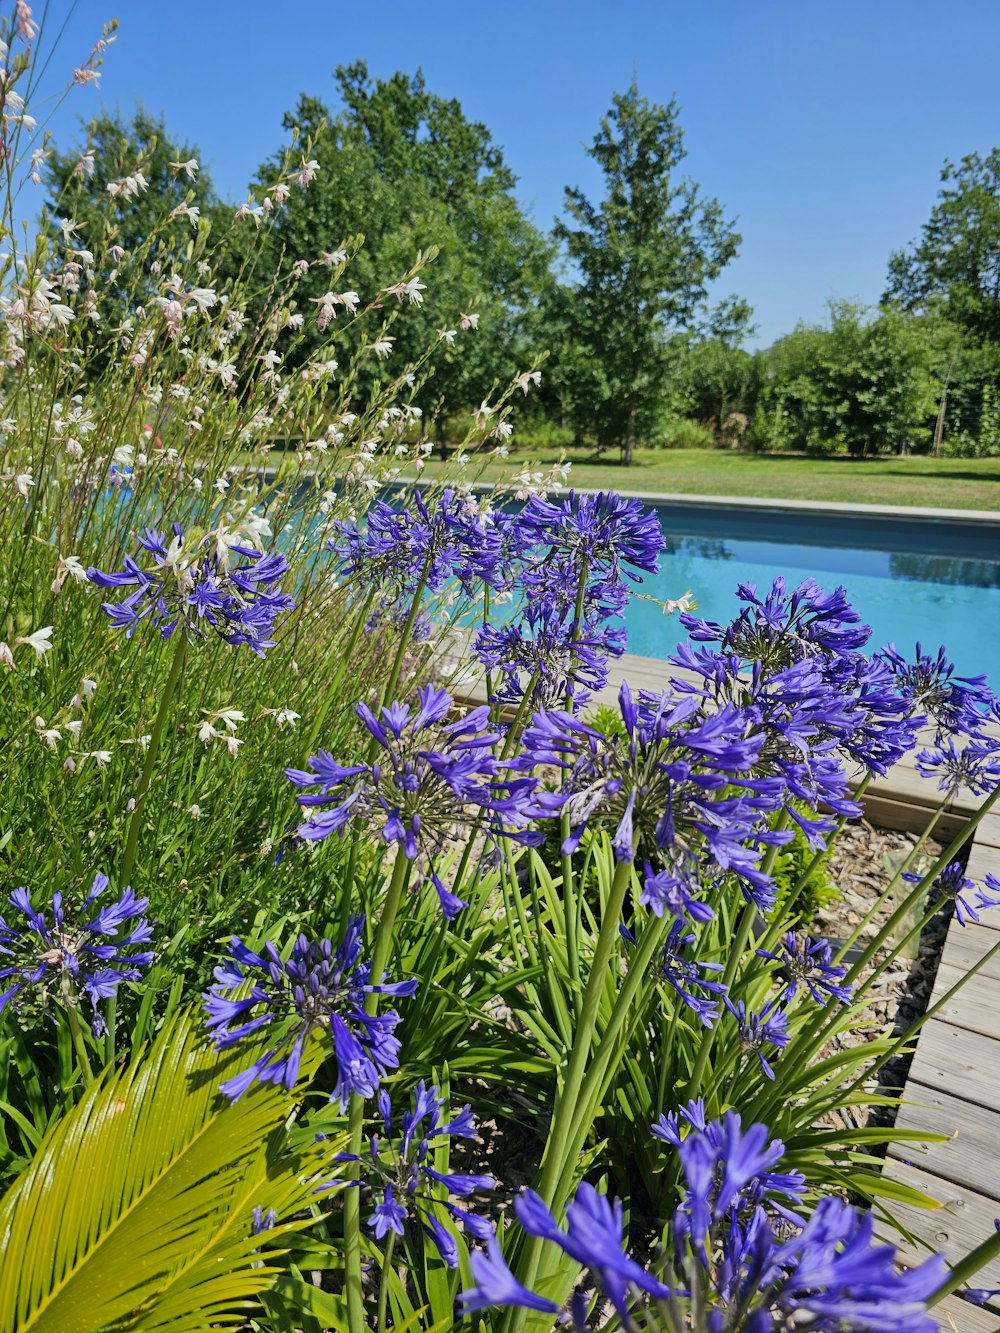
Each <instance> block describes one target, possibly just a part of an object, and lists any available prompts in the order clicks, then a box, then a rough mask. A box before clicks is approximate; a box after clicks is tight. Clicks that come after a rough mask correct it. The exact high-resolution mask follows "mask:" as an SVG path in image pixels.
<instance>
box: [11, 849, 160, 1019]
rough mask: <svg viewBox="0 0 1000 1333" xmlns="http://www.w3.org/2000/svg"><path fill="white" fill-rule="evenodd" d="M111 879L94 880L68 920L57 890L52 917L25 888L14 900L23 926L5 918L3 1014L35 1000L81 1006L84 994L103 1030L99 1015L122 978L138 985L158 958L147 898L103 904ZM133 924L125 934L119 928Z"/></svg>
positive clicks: (126, 893) (129, 895)
mask: <svg viewBox="0 0 1000 1333" xmlns="http://www.w3.org/2000/svg"><path fill="white" fill-rule="evenodd" d="M108 884H109V880H108V877H107V875H95V876H94V882H93V884H92V885H91V888H90V892H89V893H88V894H87V896H86V898H85V899H84V900H83V902H82V903H81V904H80V906H79V907H78V908H76V909H75V911H74V912H73V913H72V915H70V914H69V913H68V912H67V908H66V905H65V904H64V902H63V895H62V893H61V892H59V891H57V892H55V893H54V894H53V895H52V919H51V922H50V921H49V920H48V919H47V917H46V914H45V912H44V911H37V910H36V909H35V907H34V906H33V904H32V901H31V893H30V891H29V890H28V889H25V888H19V889H15V890H14V892H13V893H12V894H11V895H10V897H9V898H8V902H9V903H10V905H11V907H13V908H14V909H15V910H16V911H17V912H18V913H19V914H20V916H21V917H22V921H21V922H19V923H18V924H17V925H15V924H14V922H13V919H12V920H11V921H7V920H5V919H4V918H3V917H2V916H0V983H6V989H5V990H4V991H3V993H2V994H0V1010H3V1009H4V1008H5V1007H6V1006H7V1005H8V1004H13V1006H14V1008H15V1009H17V1008H18V1007H20V1006H21V1005H22V1004H24V1003H25V1002H26V1001H27V1000H28V999H29V998H31V997H34V998H35V999H37V1000H39V1001H40V1003H41V1005H42V1007H43V1008H44V1007H45V1006H46V1005H47V1004H48V1001H49V1000H50V999H55V1000H56V1001H57V1002H59V1003H61V1004H64V1005H67V1006H70V1007H72V1008H74V1009H75V1008H77V1007H78V1005H79V1004H80V1001H81V1000H82V999H83V998H84V997H86V998H87V1000H89V1002H90V1005H91V1007H92V1009H93V1020H92V1027H93V1030H94V1034H95V1036H99V1035H100V1034H101V1033H102V1032H103V1031H104V1027H105V1024H104V1020H103V1018H102V1017H101V1015H100V1012H99V1010H98V1005H99V1004H100V1002H101V1000H106V999H110V998H111V996H112V995H114V993H115V991H116V990H117V989H118V987H119V986H120V985H121V983H122V982H123V981H137V980H138V979H139V977H140V975H141V973H140V971H139V969H140V968H142V967H147V966H148V965H149V964H150V963H151V962H152V961H153V953H152V952H151V951H150V950H148V949H144V948H142V947H141V946H142V945H145V944H148V943H149V941H150V939H151V938H152V935H153V928H152V926H151V925H150V924H149V922H148V921H147V920H146V919H145V917H143V915H142V914H143V912H144V911H145V910H146V908H147V907H148V906H149V899H148V898H137V897H136V896H135V894H134V893H133V892H132V890H131V889H130V888H126V889H124V890H123V892H122V894H121V896H120V897H119V898H118V899H116V900H114V901H108V902H105V903H104V904H103V905H102V906H99V905H98V899H100V898H101V897H102V896H103V895H104V893H105V891H106V890H107V888H108ZM126 923H131V924H130V925H129V927H128V930H127V933H125V934H119V932H120V931H121V929H122V928H123V927H124V926H125V925H126Z"/></svg>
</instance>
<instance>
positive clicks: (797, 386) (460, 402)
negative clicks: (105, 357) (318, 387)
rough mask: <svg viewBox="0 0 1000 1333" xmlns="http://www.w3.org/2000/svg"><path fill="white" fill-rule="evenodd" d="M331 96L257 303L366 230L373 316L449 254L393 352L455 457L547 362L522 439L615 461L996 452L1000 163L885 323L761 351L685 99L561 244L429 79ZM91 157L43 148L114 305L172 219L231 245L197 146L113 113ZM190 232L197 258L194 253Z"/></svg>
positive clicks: (99, 125) (608, 128) (56, 206)
mask: <svg viewBox="0 0 1000 1333" xmlns="http://www.w3.org/2000/svg"><path fill="white" fill-rule="evenodd" d="M335 78H336V107H335V108H334V109H331V108H329V107H327V106H326V105H324V104H323V103H322V102H321V101H319V100H318V99H317V98H315V97H311V96H303V97H301V98H300V99H299V102H298V104H297V106H296V107H295V108H294V110H292V111H290V112H289V113H288V114H287V115H286V117H285V121H284V126H285V130H286V131H287V133H288V135H289V136H290V145H286V146H285V147H283V148H281V149H279V150H278V151H277V152H276V153H275V154H274V155H273V156H272V157H271V158H269V159H268V160H266V161H265V162H263V163H262V165H261V167H260V168H259V170H258V172H257V174H256V177H255V179H254V181H253V182H251V189H252V191H253V194H254V197H255V198H256V199H257V200H263V201H264V202H265V205H266V206H269V207H270V209H271V212H272V215H273V218H272V223H271V225H270V226H269V229H268V234H269V238H270V239H269V250H268V253H267V254H266V255H265V256H264V257H263V259H262V260H259V261H258V273H257V276H258V278H259V286H260V290H261V293H262V296H261V299H262V301H263V299H264V293H265V292H266V288H267V284H268V280H269V275H272V274H274V273H276V272H279V271H281V270H282V269H283V268H286V267H287V266H290V265H294V264H296V263H297V262H298V261H301V260H302V259H303V258H307V259H314V258H315V257H316V255H317V254H320V253H322V252H324V251H328V252H330V253H334V252H336V251H337V250H338V249H340V248H342V247H343V246H344V245H351V246H353V244H354V241H353V239H352V238H357V237H359V236H360V235H362V234H363V236H364V243H363V245H362V246H361V248H360V250H359V251H358V256H357V258H356V260H355V261H354V262H353V263H352V265H351V267H350V269H349V270H348V272H349V276H350V281H351V284H352V286H353V287H357V288H358V289H359V291H362V289H364V290H363V291H362V295H363V297H364V299H365V300H366V301H367V300H370V299H371V297H372V296H373V294H374V293H375V292H376V291H377V289H378V288H379V286H382V285H384V284H385V283H386V282H387V281H388V280H389V277H388V275H391V274H396V273H398V274H402V273H404V272H405V271H406V270H407V269H408V268H409V266H410V265H411V264H412V263H413V261H414V258H415V256H416V255H417V253H418V251H422V250H423V251H426V250H427V249H428V247H430V246H434V247H436V248H437V250H438V254H437V257H436V258H435V260H434V263H433V265H432V266H431V267H430V268H429V269H428V270H427V293H426V296H427V299H426V301H425V302H424V304H423V305H422V306H421V308H420V309H419V311H417V312H414V313H415V315H416V317H415V318H411V319H408V320H405V321H402V322H401V323H400V324H399V325H398V330H399V332H398V338H397V340H396V345H395V346H394V347H393V349H392V354H393V360H394V362H395V363H396V364H399V363H400V362H401V361H403V360H406V359H412V358H415V357H417V356H419V354H420V353H421V352H422V351H423V350H424V348H425V347H426V346H427V345H428V344H429V343H430V342H432V341H433V340H435V339H436V338H437V339H442V338H443V340H444V342H445V347H444V354H443V355H442V356H440V357H439V358H438V364H437V368H436V371H435V374H434V376H433V377H432V378H431V380H430V381H429V383H428V384H427V385H426V386H424V388H423V389H422V390H421V396H422V399H423V401H422V402H421V403H420V406H421V407H422V409H423V411H424V413H425V415H426V416H427V418H428V419H429V421H430V422H431V423H432V424H433V427H434V430H435V433H436V436H437V438H438V439H439V440H440V441H441V443H442V446H443V447H445V448H446V447H447V444H448V441H449V432H450V429H451V422H452V420H453V418H454V417H455V415H456V414H457V413H458V412H459V411H460V410H465V409H468V408H470V407H475V405H476V404H478V403H479V402H480V401H481V400H482V399H483V398H484V397H485V396H486V395H487V394H488V393H489V391H490V389H491V387H492V386H493V384H494V383H495V382H496V381H497V380H503V379H507V378H509V377H510V376H511V375H513V374H515V373H517V372H518V371H520V370H523V369H524V367H525V365H527V364H529V363H530V362H531V359H532V357H533V356H535V355H537V353H538V352H540V351H543V350H544V351H545V352H546V353H547V360H546V362H545V365H544V367H543V379H542V384H541V387H540V390H539V392H538V394H537V395H535V396H534V397H533V399H532V400H531V403H530V405H528V404H526V406H525V413H526V414H530V415H524V414H522V424H521V427H520V431H519V433H520V435H521V436H522V438H524V439H526V440H527V441H529V442H535V443H542V444H547V443H566V444H568V443H570V442H572V441H582V442H587V443H590V444H592V445H593V447H594V448H595V449H606V448H617V449H618V450H620V453H621V458H622V461H623V462H625V463H629V462H631V461H632V457H633V452H634V449H635V448H636V446H637V445H646V446H649V445H653V446H657V445H660V446H667V447H671V446H672V447H683V446H686V445H687V446H690V445H702V446H708V445H713V446H716V447H740V448H749V449H760V450H795V451H807V452H837V451H841V452H848V453H851V454H855V455H866V454H885V453H895V454H900V453H906V452H951V453H955V452H958V453H967V454H1000V149H996V150H994V151H993V152H992V153H990V154H989V155H988V156H987V157H985V158H983V157H980V156H979V155H978V154H972V155H971V156H969V157H966V158H963V159H962V160H961V161H960V162H959V163H958V164H952V163H947V164H946V165H945V168H944V170H943V172H942V176H941V188H940V191H939V195H938V200H937V202H936V204H935V205H934V207H933V208H932V210H931V214H930V218H929V220H928V222H927V223H926V225H925V226H924V228H923V230H922V233H921V235H920V237H919V239H918V240H917V241H916V242H915V243H914V244H912V245H911V246H910V247H909V248H908V249H904V250H900V251H899V252H897V253H896V254H893V255H892V256H891V257H890V259H889V264H888V277H887V283H886V288H885V292H884V295H883V297H882V300H881V303H880V305H879V306H878V307H877V308H874V309H866V308H863V307H861V306H858V305H856V304H851V303H848V302H836V303H834V304H832V305H831V307H830V311H829V317H828V319H827V321H826V322H825V323H824V324H822V325H815V326H812V325H805V324H800V325H798V326H797V327H796V328H795V329H794V330H793V331H792V332H790V333H788V334H787V335H785V336H784V337H782V338H779V339H778V340H777V341H776V342H775V343H774V344H773V345H772V346H770V347H768V348H767V349H765V350H757V351H750V350H748V349H747V346H746V343H747V341H748V340H749V338H750V337H752V334H753V332H754V329H753V323H752V319H753V312H752V311H751V309H750V307H749V306H748V305H747V303H746V302H745V301H743V300H741V299H740V298H738V297H735V296H733V297H729V298H727V299H724V300H722V301H719V302H717V303H716V304H715V305H714V306H712V305H710V304H709V300H708V294H709V290H710V286H711V285H712V284H713V283H714V281H715V280H716V279H717V278H718V277H719V275H720V274H721V273H722V272H723V270H724V269H725V267H726V265H727V264H728V263H729V262H730V261H731V260H732V259H733V258H734V257H735V255H736V254H737V251H738V247H739V244H740V237H739V235H738V233H737V231H736V229H735V225H734V222H733V220H732V219H730V218H728V217H727V216H726V213H725V210H724V209H723V207H722V205H721V204H720V203H719V201H718V200H716V199H713V198H710V197H707V196H705V195H703V194H702V192H701V191H700V189H699V187H698V186H697V185H696V184H695V183H694V182H693V181H692V180H691V179H690V178H688V177H687V176H685V175H682V174H681V172H680V166H681V163H682V162H683V159H684V157H685V149H684V142H683V133H682V130H681V126H680V117H679V109H678V107H677V104H676V102H673V101H671V102H670V103H669V104H668V105H666V106H664V105H659V104H656V103H651V102H649V101H648V100H647V99H646V98H645V97H643V96H642V95H641V94H640V92H639V90H638V88H637V87H636V85H635V84H634V83H633V85H632V86H631V87H630V88H629V89H628V90H627V91H626V92H625V93H622V94H619V95H616V96H615V97H614V99H613V103H612V106H611V108H610V109H609V111H608V113H607V115H606V116H605V117H604V118H603V119H602V121H601V124H600V127H599V129H598V131H597V134H596V135H595V137H594V140H593V142H592V144H591V145H590V147H589V148H588V149H587V152H588V154H589V155H590V156H591V157H592V158H593V159H594V161H595V162H596V163H597V165H598V167H599V168H600V170H601V173H602V176H603V182H604V190H603V194H602V195H601V197H600V198H598V199H593V200H592V199H590V198H588V197H587V196H586V195H585V194H584V193H583V192H582V191H581V190H579V189H575V188H567V190H566V196H565V215H564V218H563V220H561V221H559V222H558V223H557V224H556V226H555V228H554V229H553V231H552V232H551V233H547V232H545V231H543V230H542V229H540V228H539V227H538V226H537V225H536V224H535V222H534V221H533V220H532V219H531V218H529V217H528V216H527V215H526V214H525V212H524V211H523V209H522V208H521V206H520V204H519V203H518V201H517V199H516V196H515V187H516V183H517V182H516V178H515V176H514V174H513V173H512V171H511V170H510V168H509V166H508V165H507V163H506V161H505V159H504V155H503V151H502V149H501V148H500V147H499V146H498V145H497V144H496V143H494V141H493V138H492V135H491V133H490V131H489V129H488V128H487V127H486V126H485V125H483V124H481V123H478V122H474V121H470V120H468V119H467V118H466V116H465V114H464V112H463V111H462V108H461V105H460V104H459V103H458V101H456V100H454V99H446V98H442V97H439V96H437V95H436V94H434V93H432V92H431V91H430V90H429V89H428V88H427V86H426V83H425V81H424V79H423V76H422V75H421V74H420V73H417V74H416V75H413V76H411V75H407V74H404V73H397V74H395V75H393V76H392V77H391V78H389V79H385V80H381V79H373V78H371V77H370V75H369V73H368V70H367V68H366V66H365V65H364V64H363V63H362V62H358V63H356V64H353V65H349V66H341V67H339V68H338V69H337V71H336V75H335ZM290 149H292V150H294V152H296V153H298V152H299V151H300V150H301V153H303V154H305V153H307V154H308V160H309V161H310V162H311V163H312V164H313V169H312V170H311V175H312V177H313V179H312V180H311V183H310V186H309V188H308V189H307V190H293V191H291V192H288V191H286V190H285V189H283V188H282V187H281V181H282V180H283V172H284V171H285V169H286V165H287V162H288V160H289V158H288V153H289V151H290ZM85 151H86V152H87V153H88V154H89V161H88V169H87V170H86V171H81V169H80V163H81V150H80V149H74V150H72V151H65V152H62V151H58V150H53V151H52V152H51V153H50V155H49V157H48V161H47V164H46V170H47V186H48V200H47V203H46V215H47V216H48V217H50V218H52V219H53V221H54V220H55V219H58V218H72V219H73V220H74V221H75V222H76V223H77V224H78V226H79V229H80V234H81V235H82V236H83V237H84V238H87V237H88V235H90V236H92V234H93V229H94V228H97V227H101V228H104V229H105V231H106V232H108V233H111V234H113V238H114V240H115V241H116V242H117V244H119V245H120V246H121V248H122V252H123V258H122V260H121V261H120V262H119V265H118V267H117V271H111V272H110V273H109V274H108V275H107V278H108V282H109V284H110V285H111V286H112V287H114V285H115V284H116V283H117V284H119V285H120V287H121V290H122V291H123V292H124V291H126V290H128V289H129V287H130V285H131V284H130V281H129V274H128V272H127V268H128V265H130V264H145V263H149V262H150V260H151V256H150V255H149V254H148V253H147V252H146V250H145V249H144V238H146V237H148V236H149V234H150V233H151V231H152V230H153V228H154V226H155V224H156V222H157V221H159V220H162V219H163V218H164V217H165V216H166V215H167V214H169V213H170V212H171V210H174V209H177V208H178V206H181V207H182V208H184V209H188V210H190V209H192V208H193V209H195V210H196V211H197V214H198V218H199V220H198V223H197V226H198V228H199V229H200V231H201V232H204V231H205V230H206V229H209V228H217V229H218V233H219V234H224V233H225V232H226V230H227V228H228V224H229V220H230V219H231V217H232V211H233V207H234V205H233V204H232V203H231V202H225V203H224V202H223V201H221V200H220V199H219V198H218V196H217V193H216V191H215V188H214V186H213V183H212V181H211V178H210V176H209V173H208V172H207V171H206V170H205V168H204V166H200V169H199V170H198V171H197V172H192V173H189V172H185V171H184V170H179V169H178V164H182V163H185V162H188V161H190V160H191V159H194V158H197V155H198V154H197V149H196V148H194V147H193V146H192V145H186V144H178V143H176V142H175V141H173V140H172V138H171V136H170V134H169V132H168V130H167V128H166V127H165V126H164V125H163V123H162V122H161V121H160V120H158V119H157V118H156V117H153V116H150V115H149V114H147V113H146V112H145V111H143V110H141V109H140V110H138V111H137V112H136V113H135V114H134V115H133V116H132V117H131V118H130V119H124V118H122V117H120V116H110V115H106V116H103V117H101V118H99V119H98V120H96V121H94V122H92V123H91V124H90V125H89V126H88V127H87V137H86V145H85ZM292 160H294V159H292ZM137 161H138V162H141V164H142V172H143V176H144V178H145V180H146V182H147V188H146V190H145V192H143V193H141V194H137V195H133V196H132V197H130V198H128V199H127V200H126V199H122V200H121V201H120V202H119V203H118V204H117V206H116V207H115V209H114V210H113V211H112V212H111V213H109V212H108V210H107V207H106V206H105V205H104V204H102V203H101V196H102V193H103V191H104V188H105V186H106V184H107V182H108V181H110V180H113V179H115V178H118V177H121V176H123V175H126V174H128V173H129V172H130V171H132V170H134V168H135V163H136V162H137ZM88 228H89V229H90V232H89V233H88ZM177 236H178V245H179V246H181V247H183V246H184V245H185V244H187V243H188V242H189V241H190V235H188V236H187V237H185V235H184V233H183V230H182V229H178V232H177ZM155 258H156V259H157V261H158V262H159V263H160V264H161V265H162V264H163V263H165V262H170V259H171V256H170V255H169V254H165V253H162V252H159V253H158V254H157V255H156V256H155ZM244 262H245V259H244V257H243V256H242V255H241V254H240V252H239V250H238V249H237V248H236V247H235V246H234V248H233V253H232V254H231V256H229V257H228V258H227V259H226V261H225V264H224V267H225V265H228V266H229V267H230V268H231V270H232V273H234V274H235V273H236V272H237V271H239V270H240V266H241V265H242V264H243V263H244ZM326 277H327V274H326V271H325V270H324V269H323V267H322V265H316V266H314V267H313V268H311V269H310V270H309V274H308V277H307V278H306V279H304V285H303V289H302V312H303V314H304V315H305V317H306V318H305V322H304V324H303V330H302V331H300V332H299V334H298V335H297V337H296V339H295V340H294V343H295V347H296V348H297V352H296V351H293V353H292V355H296V354H298V355H303V354H305V353H306V352H307V351H308V350H310V349H311V347H312V346H313V345H314V339H315V338H316V337H318V336H319V332H318V330H316V328H315V313H316V310H317V307H318V304H319V303H320V298H322V296H323V294H324V292H325V290H326V288H325V286H324V280H325V278H326ZM313 289H315V290H313ZM123 299H124V298H123ZM125 313H126V312H124V311H123V317H124V315H125ZM469 315H473V316H474V317H478V318H477V322H476V333H475V337H474V338H471V339H465V340H464V341H463V342H462V343H461V350H459V346H458V345H456V346H455V348H454V349H452V347H451V343H450V338H449V331H450V330H452V329H453V328H454V327H455V326H456V324H457V323H458V322H459V321H461V320H462V318H463V316H464V317H468V316H469ZM303 331H304V333H303ZM91 336H92V337H93V338H94V339H95V340H96V339H99V338H100V337H102V336H104V335H103V334H102V333H101V331H100V330H99V329H96V328H95V330H93V331H92V334H91ZM278 337H279V341H280V335H278ZM290 341H291V340H290ZM372 373H373V374H377V373H379V368H378V366H373V370H372Z"/></svg>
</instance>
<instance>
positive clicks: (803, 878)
mask: <svg viewBox="0 0 1000 1333" xmlns="http://www.w3.org/2000/svg"><path fill="white" fill-rule="evenodd" d="M873 776H874V774H872V773H871V772H870V771H869V772H867V773H866V774H865V776H864V777H863V778H862V779H861V781H860V782H859V783H858V785H857V787H856V788H855V789H854V800H856V801H860V800H861V798H862V797H863V796H864V794H865V792H866V791H867V790H868V787H869V785H870V784H871V781H872V778H873ZM847 821H848V816H847V815H841V816H840V818H839V819H838V820H837V824H836V827H835V828H834V829H833V832H832V833H831V834H830V835H829V837H828V838H827V839H826V846H825V847H821V848H820V849H819V850H818V851H817V852H815V853H814V854H813V856H812V857H811V859H810V861H809V864H808V865H807V866H806V867H805V869H804V870H803V871H802V873H801V874H800V875H799V877H798V879H797V880H796V881H795V883H794V884H793V885H792V887H791V889H789V891H788V896H787V897H786V898H785V901H784V902H783V903H782V904H781V912H780V913H778V914H777V915H776V916H775V919H774V921H772V923H771V925H770V926H769V927H768V929H767V933H766V934H765V935H764V938H763V939H762V940H761V941H760V943H759V946H758V947H759V948H761V949H772V948H773V947H774V945H775V944H776V943H777V941H778V937H779V936H780V935H781V933H782V931H783V930H784V929H785V927H786V924H787V923H788V922H789V921H790V919H791V912H792V908H793V907H794V906H795V904H796V903H797V902H798V900H799V898H800V897H801V896H802V894H803V893H804V892H805V889H806V886H807V885H808V883H809V881H810V880H811V879H812V877H813V875H815V873H816V871H817V870H819V868H820V866H821V865H822V864H823V862H824V861H825V860H826V858H827V857H828V856H829V855H830V852H831V850H832V849H833V846H834V844H835V843H836V841H837V839H838V838H839V837H840V835H841V833H843V831H844V828H845V827H846V825H847Z"/></svg>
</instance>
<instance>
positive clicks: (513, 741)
mask: <svg viewBox="0 0 1000 1333" xmlns="http://www.w3.org/2000/svg"><path fill="white" fill-rule="evenodd" d="M541 678H542V673H541V672H540V671H533V672H532V673H531V679H530V680H529V681H528V687H527V689H526V690H525V691H524V693H523V694H522V695H521V702H520V703H519V704H518V706H517V712H516V713H515V714H514V721H513V722H512V723H511V724H510V730H509V731H508V732H507V735H506V737H505V739H504V744H503V749H502V750H501V751H500V758H501V759H509V758H510V757H511V755H512V754H513V753H514V751H515V749H516V748H517V743H518V741H519V740H520V739H521V730H522V728H523V725H524V719H525V717H526V716H527V713H528V711H529V709H530V707H531V701H532V699H533V698H534V695H535V690H536V689H537V688H538V682H539V681H540V680H541Z"/></svg>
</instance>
